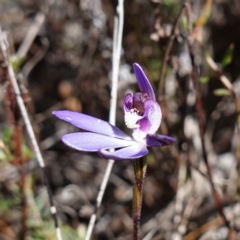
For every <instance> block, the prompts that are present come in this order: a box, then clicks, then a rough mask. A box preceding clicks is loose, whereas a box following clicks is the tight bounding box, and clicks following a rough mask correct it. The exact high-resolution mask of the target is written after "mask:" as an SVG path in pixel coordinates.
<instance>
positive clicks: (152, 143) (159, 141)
mask: <svg viewBox="0 0 240 240" xmlns="http://www.w3.org/2000/svg"><path fill="white" fill-rule="evenodd" d="M174 141H175V138H173V137H170V136H165V135H160V134H152V135H150V134H148V135H147V137H146V143H147V146H149V147H162V146H165V145H168V144H171V143H172V142H174Z"/></svg>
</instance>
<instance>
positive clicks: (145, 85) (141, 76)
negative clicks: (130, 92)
mask: <svg viewBox="0 0 240 240" xmlns="http://www.w3.org/2000/svg"><path fill="white" fill-rule="evenodd" d="M133 68H134V72H135V74H136V77H137V81H138V85H139V88H140V90H141V92H143V93H147V95H148V96H149V97H150V99H152V100H155V101H156V98H155V94H154V91H153V89H152V86H151V84H150V82H149V80H148V78H147V77H146V75H145V73H144V72H143V70H142V68H141V67H140V65H139V64H137V63H134V64H133Z"/></svg>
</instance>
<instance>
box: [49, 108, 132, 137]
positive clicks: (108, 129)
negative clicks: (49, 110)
mask: <svg viewBox="0 0 240 240" xmlns="http://www.w3.org/2000/svg"><path fill="white" fill-rule="evenodd" d="M53 114H54V115H55V116H56V117H58V118H60V119H62V120H64V121H66V122H69V123H71V124H72V125H74V126H76V127H78V128H81V129H84V130H86V131H89V132H95V133H99V134H103V135H107V136H110V137H117V138H123V139H129V140H130V139H131V138H130V137H129V136H128V135H127V134H125V133H124V132H122V131H121V130H120V129H118V128H116V127H114V126H113V125H111V124H109V123H108V122H105V121H103V120H100V119H98V118H94V117H91V116H88V115H85V114H82V113H77V112H71V111H67V110H64V111H53Z"/></svg>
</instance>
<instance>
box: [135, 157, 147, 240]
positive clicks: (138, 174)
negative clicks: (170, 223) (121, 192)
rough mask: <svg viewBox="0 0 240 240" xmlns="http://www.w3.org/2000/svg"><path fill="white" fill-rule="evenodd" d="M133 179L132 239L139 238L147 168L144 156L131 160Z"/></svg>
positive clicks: (136, 239) (137, 239)
mask: <svg viewBox="0 0 240 240" xmlns="http://www.w3.org/2000/svg"><path fill="white" fill-rule="evenodd" d="M133 166H134V174H135V181H134V184H133V208H132V218H133V240H139V231H140V218H141V209H142V193H143V184H144V178H145V175H146V170H147V161H146V157H142V158H140V159H137V160H135V161H133Z"/></svg>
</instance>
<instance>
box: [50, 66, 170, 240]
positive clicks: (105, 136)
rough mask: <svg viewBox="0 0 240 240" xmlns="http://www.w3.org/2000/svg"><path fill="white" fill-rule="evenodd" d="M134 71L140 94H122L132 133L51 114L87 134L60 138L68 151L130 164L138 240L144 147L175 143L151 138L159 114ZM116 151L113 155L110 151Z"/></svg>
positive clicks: (141, 74) (156, 136) (62, 113)
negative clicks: (129, 161)
mask: <svg viewBox="0 0 240 240" xmlns="http://www.w3.org/2000/svg"><path fill="white" fill-rule="evenodd" d="M133 66H134V71H135V74H136V77H137V81H138V85H139V88H140V92H138V93H134V94H130V93H128V94H126V96H125V97H124V100H123V109H124V119H125V123H126V126H127V127H128V128H131V129H133V133H132V136H128V135H127V134H125V133H124V132H122V131H121V130H120V129H118V128H117V127H115V126H113V125H111V124H109V123H108V122H105V121H102V120H100V119H97V118H94V117H91V116H88V115H85V114H82V113H76V112H71V111H54V112H53V114H54V115H55V116H56V117H58V118H60V119H62V120H64V121H67V122H69V123H71V124H72V125H74V126H76V127H79V128H81V129H83V130H86V131H87V132H78V133H70V134H67V135H64V136H63V137H62V140H63V142H64V143H65V144H66V145H68V146H69V147H72V148H75V149H77V150H79V151H87V152H98V154H99V155H100V156H102V157H104V158H106V159H113V160H116V161H127V160H133V164H134V171H135V183H134V186H133V221H134V233H133V236H134V240H137V239H138V238H139V221H140V216H141V207H142V189H143V182H144V176H145V172H146V166H147V165H146V155H147V154H148V149H147V148H148V147H161V146H164V145H168V144H170V143H172V142H173V141H174V140H175V139H174V138H172V137H169V136H164V135H159V134H155V133H156V131H157V130H158V128H159V126H160V123H161V119H162V112H161V108H160V106H159V104H158V103H157V102H156V98H155V95H154V92H153V89H152V86H151V84H150V82H149V81H148V79H147V77H146V75H145V74H144V72H143V70H142V68H141V67H140V66H139V65H138V64H137V63H135V64H134V65H133ZM114 148H116V149H117V150H116V151H114V152H113V151H112V149H114Z"/></svg>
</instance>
